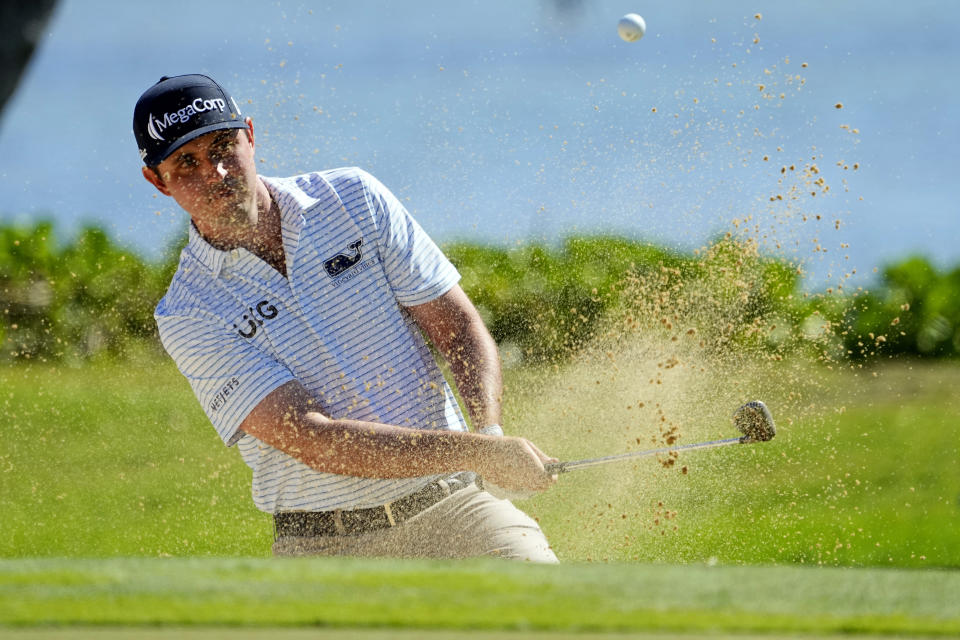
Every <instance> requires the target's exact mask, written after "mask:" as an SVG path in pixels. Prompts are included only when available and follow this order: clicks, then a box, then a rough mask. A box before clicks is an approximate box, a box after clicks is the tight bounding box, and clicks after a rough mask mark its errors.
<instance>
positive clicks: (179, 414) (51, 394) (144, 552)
mask: <svg viewBox="0 0 960 640" xmlns="http://www.w3.org/2000/svg"><path fill="white" fill-rule="evenodd" d="M588 369H589V367H588V368H586V369H585V368H584V367H581V366H571V367H569V368H568V369H566V370H561V371H560V372H559V373H557V372H550V374H549V375H546V374H544V373H543V372H536V371H532V370H523V371H514V372H511V373H510V374H509V376H508V389H509V391H508V395H507V398H508V403H507V406H506V421H505V422H506V424H507V428H508V430H509V431H513V432H514V433H517V432H519V433H523V434H527V435H529V436H530V437H532V438H533V439H534V440H535V441H536V442H537V443H538V444H540V445H541V446H542V448H544V449H545V450H546V451H548V452H551V453H554V454H556V455H558V456H560V457H562V458H564V459H569V458H580V457H592V456H595V455H603V454H606V453H615V452H619V451H623V450H629V449H631V448H633V449H636V448H647V447H649V446H651V444H653V441H654V440H655V438H653V437H651V433H653V435H656V432H655V431H652V429H653V425H655V424H656V422H655V421H654V420H653V419H651V418H652V417H655V416H656V414H655V413H652V409H653V407H654V405H655V404H657V405H660V407H662V411H663V412H664V413H665V414H666V415H668V416H669V417H670V418H671V419H673V418H676V419H677V420H678V422H682V424H683V426H684V429H683V431H682V439H681V443H682V442H693V441H696V440H700V439H709V438H713V437H717V436H729V435H732V434H731V433H730V427H729V425H728V424H727V423H725V422H724V420H723V419H720V418H716V415H729V407H730V406H735V403H736V402H738V401H739V398H749V397H754V396H760V397H763V398H764V399H765V400H767V402H768V404H769V405H770V406H771V408H772V409H773V411H774V414H775V416H776V418H777V420H778V426H779V433H778V435H777V438H776V439H775V440H773V441H772V442H770V443H765V444H761V445H752V446H744V447H728V448H725V449H718V450H716V451H705V452H690V453H687V454H684V455H683V456H682V457H681V458H680V460H679V462H678V463H677V464H676V465H675V466H673V467H671V468H664V467H663V466H661V465H659V464H657V461H656V460H641V461H639V462H636V463H626V464H622V465H610V466H608V467H601V468H597V469H594V470H584V471H578V472H575V473H572V474H569V475H567V476H564V477H562V478H561V481H560V483H559V484H558V485H557V486H556V487H555V488H553V489H551V490H550V491H548V492H547V493H545V494H543V495H541V496H538V497H537V498H534V499H532V500H529V501H526V502H525V503H523V504H522V506H523V507H524V509H526V510H527V511H528V512H530V513H531V514H532V515H534V516H535V517H536V518H538V519H539V520H540V522H541V524H542V526H543V528H544V530H545V531H546V532H547V534H548V536H549V538H550V539H551V542H552V543H553V545H554V547H555V548H556V550H557V553H558V555H559V556H560V558H561V559H562V560H564V561H591V560H592V561H603V560H609V561H616V562H624V561H627V562H660V563H690V562H692V563H719V564H758V563H759V564H795V563H796V564H826V565H837V566H899V567H960V528H958V527H957V526H956V522H957V518H958V517H960V503H958V499H960V464H958V463H957V460H958V459H960V451H958V449H960V399H958V395H957V394H956V391H955V390H956V389H957V388H960V367H957V366H956V365H949V364H934V365H919V364H910V363H901V364H892V365H888V366H885V367H883V368H881V369H877V370H873V371H859V370H858V371H856V372H850V371H842V372H841V371H834V372H830V371H827V370H825V369H819V370H814V371H815V374H809V373H804V374H803V375H804V376H805V377H807V378H812V377H815V378H816V380H813V382H815V383H816V388H815V389H813V390H810V389H803V390H802V393H801V390H800V389H799V387H798V388H797V389H796V395H795V396H794V397H793V398H791V397H790V394H792V393H794V389H793V388H792V387H791V388H790V389H788V390H787V391H786V392H785V391H784V389H782V388H781V386H782V385H780V386H778V385H772V384H770V383H768V384H767V386H766V387H763V386H761V387H756V388H742V387H737V388H733V389H729V390H727V391H724V392H723V393H720V392H719V391H713V390H710V385H709V384H703V382H706V383H710V382H711V381H712V380H713V379H714V378H716V377H717V375H719V374H718V373H717V372H712V373H711V372H709V371H708V372H707V374H700V375H701V377H703V376H706V378H705V380H704V381H700V380H698V379H697V377H696V376H693V375H692V374H690V373H687V374H683V375H686V377H685V378H677V379H676V380H673V381H671V379H670V378H669V377H668V376H667V377H664V380H663V384H662V385H654V386H651V385H648V384H647V382H646V380H645V379H643V380H640V379H639V377H638V379H636V380H635V379H633V378H632V377H631V376H626V375H624V374H623V373H620V374H617V375H614V374H611V373H609V372H608V373H605V374H604V375H605V376H607V377H606V378H605V379H603V380H602V382H604V384H603V385H599V384H594V381H593V378H592V376H593V374H592V373H590V371H589V370H588ZM678 370H679V367H678V368H676V369H674V370H672V371H671V372H669V374H670V375H674V374H675V372H677V371H678ZM784 371H785V372H786V374H788V375H789V376H793V375H797V374H795V373H791V372H793V371H795V370H794V369H791V368H785V369H784ZM805 371H806V370H805ZM874 374H876V376H874ZM676 375H681V374H680V373H676ZM755 378H756V379H757V380H759V381H762V380H764V379H768V380H769V379H772V378H775V377H772V376H762V375H757V376H755ZM599 379H600V378H599V376H598V380H599ZM751 379H752V378H751ZM808 383H811V382H810V381H809V380H808ZM751 384H752V383H751ZM647 387H649V388H647ZM0 388H2V389H3V391H2V399H3V408H4V412H5V416H6V424H5V425H4V428H3V429H2V430H0V513H3V518H2V519H0V557H7V558H23V557H42V556H47V557H70V556H74V557H110V556H148V557H156V556H198V555H199V556H203V555H214V556H230V555H241V556H266V555H268V554H269V545H270V541H271V535H272V532H271V525H270V519H269V517H268V516H266V515H264V514H262V513H259V512H258V511H256V509H254V507H253V506H252V503H251V500H250V496H249V492H250V473H249V470H248V469H247V468H246V466H245V465H244V464H243V463H242V461H241V460H240V458H239V456H238V455H237V454H236V452H235V451H233V450H228V449H226V448H224V447H223V446H222V444H221V443H220V441H219V440H218V438H217V436H216V435H215V433H214V431H213V429H212V428H211V427H210V425H209V423H208V422H207V421H206V418H205V417H204V415H203V413H202V412H201V410H200V408H199V406H197V403H196V401H195V399H194V398H193V396H192V394H191V392H190V390H189V388H188V386H187V385H186V383H185V382H184V381H183V380H182V378H181V377H180V375H179V374H178V373H177V371H176V370H175V368H174V367H173V366H172V365H171V364H169V363H168V362H166V361H155V360H150V359H145V360H142V361H139V362H134V363H129V364H125V365H110V364H100V365H94V366H88V367H85V368H67V367H53V366H49V365H47V366H20V367H13V368H7V369H0ZM570 389H575V392H571V391H570ZM652 389H656V391H653V390H652ZM705 389H706V391H705ZM708 391H709V393H708ZM641 394H642V395H641ZM658 394H659V395H658ZM688 396H689V397H693V398H694V399H695V400H696V402H694V403H693V404H690V403H686V404H684V402H683V401H685V400H686V398H687V397H688ZM714 396H716V398H714ZM638 398H646V399H647V400H648V402H647V406H646V408H645V409H643V411H644V412H646V413H638V412H637V408H636V406H634V407H633V408H632V409H631V410H629V411H628V410H627V409H626V408H625V407H626V406H628V405H629V404H630V403H633V404H635V403H636V401H637V399H638ZM618 407H619V408H618ZM658 410H661V409H658ZM691 412H692V413H691ZM687 414H689V415H687ZM638 439H639V444H638V443H637V440H638ZM684 466H685V467H687V473H686V474H684V473H681V471H680V469H681V467H684Z"/></svg>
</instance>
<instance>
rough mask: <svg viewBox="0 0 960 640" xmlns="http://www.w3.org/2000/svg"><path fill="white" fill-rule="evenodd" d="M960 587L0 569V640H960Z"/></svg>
mask: <svg viewBox="0 0 960 640" xmlns="http://www.w3.org/2000/svg"><path fill="white" fill-rule="evenodd" d="M957 593H960V573H958V572H956V571H935V570H926V571H917V570H891V569H837V568H803V567H706V566H696V565H691V566H684V567H680V566H658V565H634V566H629V565H586V564H570V565H567V566H559V567H544V566H530V565H523V564H519V563H508V562H502V561H494V560H486V561H480V560H477V561H468V562H426V561H388V560H358V559H301V560H296V559H285V560H273V559H216V558H203V559H199V558H194V559H147V558H139V559H130V558H123V559H118V558H114V559H105V560H58V559H32V560H3V561H0V625H6V626H7V627H8V628H16V627H19V626H22V625H48V626H49V625H83V626H88V625H94V626H96V625H108V626H114V625H125V626H130V625H146V626H150V627H156V626H157V625H170V626H172V627H177V626H184V625H186V626H193V625H210V626H223V625H240V626H268V627H283V626H290V625H313V626H321V627H344V628H346V627H363V628H377V627H390V628H396V629H404V628H408V629H414V628H415V629H444V630H458V629H462V630H487V631H495V630H529V631H534V630H543V631H548V630H549V631H565V632H601V631H602V632H635V631H658V632H668V631H684V632H708V631H709V632H711V633H717V632H725V633H734V632H736V633H741V632H757V633H837V632H845V633H851V632H856V633H884V634H890V633H898V634H944V635H946V634H958V633H960V599H958V598H957V597H956V594H957Z"/></svg>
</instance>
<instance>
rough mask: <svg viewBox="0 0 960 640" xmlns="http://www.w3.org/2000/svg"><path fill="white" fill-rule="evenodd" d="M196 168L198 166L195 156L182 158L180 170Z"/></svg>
mask: <svg viewBox="0 0 960 640" xmlns="http://www.w3.org/2000/svg"><path fill="white" fill-rule="evenodd" d="M195 166H197V160H196V158H194V157H193V156H183V157H182V158H180V168H182V169H192V168H193V167H195Z"/></svg>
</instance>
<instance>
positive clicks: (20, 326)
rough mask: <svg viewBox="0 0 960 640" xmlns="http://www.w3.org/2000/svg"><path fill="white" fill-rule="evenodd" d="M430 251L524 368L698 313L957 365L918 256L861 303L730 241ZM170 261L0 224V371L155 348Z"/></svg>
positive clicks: (955, 327) (782, 336) (791, 343)
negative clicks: (612, 325) (814, 289)
mask: <svg viewBox="0 0 960 640" xmlns="http://www.w3.org/2000/svg"><path fill="white" fill-rule="evenodd" d="M444 250H445V251H446V253H447V255H448V256H449V257H450V259H451V260H452V261H453V262H454V264H456V265H457V267H458V268H459V269H460V271H461V273H462V275H463V281H462V285H463V287H464V289H465V290H466V292H467V293H468V295H469V296H470V297H471V299H472V300H473V301H474V303H475V304H476V305H477V307H478V308H479V309H480V311H481V314H482V315H483V316H484V319H485V320H486V322H487V324H488V327H489V328H490V331H491V333H492V334H493V336H494V338H495V339H496V340H497V341H498V342H499V343H501V344H511V345H515V346H516V347H518V349H519V352H520V353H521V354H522V355H523V357H524V359H526V360H528V361H557V360H562V359H564V358H566V357H568V356H569V355H570V354H571V353H572V352H575V351H576V350H577V349H579V348H580V347H582V346H583V345H585V344H586V343H588V342H589V341H590V340H591V339H593V338H594V336H595V335H596V334H597V332H598V331H599V330H600V329H601V327H603V326H604V323H605V322H607V323H608V322H609V319H610V317H611V316H612V315H617V314H620V315H622V316H624V317H627V318H633V317H634V316H636V315H638V314H641V315H643V314H646V317H647V318H648V319H659V320H660V321H661V322H663V323H664V324H669V322H668V321H667V320H666V315H668V313H670V314H673V317H676V316H677V313H678V309H680V310H686V311H688V312H689V311H691V310H692V309H694V308H695V309H697V310H700V311H703V310H711V309H712V313H700V314H699V316H698V317H700V318H702V319H705V320H704V322H701V325H702V326H700V327H699V330H700V331H701V332H704V333H706V334H708V335H711V336H713V337H714V338H716V339H717V344H720V345H743V344H752V345H754V346H756V347H759V348H763V349H767V350H769V351H771V352H774V353H776V352H782V351H788V350H791V349H798V348H808V349H812V350H814V351H820V352H822V353H823V354H824V355H829V356H830V357H831V358H834V357H838V356H839V357H846V358H853V359H860V358H865V357H869V356H871V355H874V354H877V353H880V354H890V355H894V354H909V355H914V356H924V357H955V356H957V355H958V354H960V267H956V268H954V269H952V270H948V271H945V272H944V271H940V270H938V269H937V268H936V267H934V266H933V265H932V264H931V263H930V262H929V261H928V260H926V259H925V258H922V257H912V258H909V259H907V260H904V261H902V262H899V263H896V264H890V265H887V266H886V267H885V268H884V269H883V270H882V273H881V278H880V281H879V283H878V284H877V286H876V287H874V288H873V289H872V290H870V291H867V292H864V291H857V292H852V293H847V292H832V293H828V294H814V295H811V294H809V293H804V292H803V290H802V284H803V283H802V279H801V276H800V275H799V274H798V271H797V269H796V268H795V267H794V266H793V265H790V264H788V263H786V262H783V261H780V260H776V259H771V258H768V257H764V256H762V255H760V254H759V253H758V252H756V251H755V250H754V249H753V248H752V247H751V246H750V244H749V242H740V241H737V240H735V239H732V238H730V237H727V238H722V239H718V241H717V242H715V243H713V244H712V245H711V246H710V247H708V248H707V249H705V250H703V251H698V252H694V253H691V254H682V253H678V252H675V251H670V250H668V249H665V248H662V247H657V246H654V245H651V244H647V243H643V242H637V241H633V240H629V239H626V238H623V237H615V236H572V237H568V238H566V239H565V240H564V241H563V242H562V243H560V244H559V245H557V246H548V245H544V244H533V243H531V244H527V245H523V246H518V247H515V248H510V249H507V248H502V247H493V246H484V245H479V244H474V243H468V242H458V243H453V244H449V245H447V246H445V247H444ZM176 260H177V251H171V252H170V254H169V257H168V259H165V260H162V261H160V262H157V263H153V262H149V261H146V260H144V259H143V258H141V257H139V256H138V255H137V254H135V253H134V252H132V251H129V250H127V249H124V248H122V247H120V246H118V245H117V244H116V243H115V242H114V241H113V240H111V238H110V237H109V236H108V234H107V233H106V232H105V231H104V230H102V229H99V228H97V227H92V226H89V227H85V228H84V229H82V230H81V231H80V233H78V234H77V235H76V236H75V237H73V238H72V239H70V240H68V241H65V242H60V241H58V239H57V238H56V234H55V229H54V226H53V224H52V223H50V222H38V223H36V224H33V225H32V226H17V225H11V224H7V225H0V313H2V321H0V361H15V360H22V359H42V360H86V359H89V358H93V357H102V356H107V357H116V358H122V357H124V355H125V354H127V352H128V350H129V349H130V348H131V347H133V346H136V347H137V348H138V349H142V348H143V347H144V345H146V346H147V348H149V349H159V346H158V341H157V339H156V327H155V325H154V322H153V308H154V306H155V304H156V302H157V301H158V300H159V299H160V297H161V296H162V295H163V293H164V291H165V289H166V286H167V284H168V282H169V280H170V277H171V275H172V273H173V270H174V268H175V267H176ZM688 315H690V317H693V316H692V314H688ZM718 319H722V322H721V321H718Z"/></svg>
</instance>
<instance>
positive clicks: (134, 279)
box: [0, 222, 169, 360]
mask: <svg viewBox="0 0 960 640" xmlns="http://www.w3.org/2000/svg"><path fill="white" fill-rule="evenodd" d="M168 281H169V267H165V266H160V265H153V264H149V263H147V262H144V261H143V260H142V259H140V258H139V257H138V256H137V255H136V254H134V253H132V252H131V251H128V250H126V249H123V248H121V247H118V246H117V245H116V244H115V243H114V242H113V241H111V239H110V238H109V237H108V236H107V234H106V233H105V232H104V231H103V230H102V229H98V228H95V227H89V226H88V227H85V228H83V229H82V230H81V231H80V232H79V233H78V234H77V235H76V237H74V238H73V239H72V240H71V241H70V242H68V243H66V244H64V245H62V246H60V245H58V243H57V242H56V238H55V233H54V229H53V225H52V224H50V223H49V222H39V223H36V224H34V225H33V226H30V227H14V226H6V227H0V313H3V318H4V322H3V323H2V324H0V341H2V349H0V360H23V359H41V360H60V359H87V358H90V357H93V356H97V355H101V354H107V355H111V356H122V355H123V353H124V351H125V349H126V348H127V347H128V346H129V345H131V344H133V343H143V342H145V341H147V342H148V343H151V344H156V341H155V340H154V336H155V334H156V326H155V324H154V321H153V307H154V306H155V305H156V302H157V301H158V300H159V299H160V297H161V296H162V295H163V292H164V290H165V287H166V284H167V282H168ZM145 339H146V340H145Z"/></svg>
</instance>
